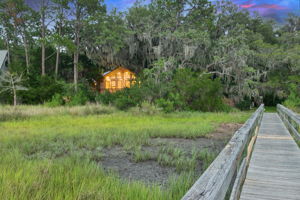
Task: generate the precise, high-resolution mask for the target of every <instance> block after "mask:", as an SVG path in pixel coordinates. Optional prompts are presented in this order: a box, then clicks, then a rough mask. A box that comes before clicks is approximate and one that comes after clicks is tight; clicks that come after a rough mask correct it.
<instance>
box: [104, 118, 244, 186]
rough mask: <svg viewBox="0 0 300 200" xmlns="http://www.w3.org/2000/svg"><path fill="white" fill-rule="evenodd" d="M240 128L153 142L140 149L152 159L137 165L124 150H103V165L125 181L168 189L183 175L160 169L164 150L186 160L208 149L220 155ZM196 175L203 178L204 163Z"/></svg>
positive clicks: (228, 127) (231, 125)
mask: <svg viewBox="0 0 300 200" xmlns="http://www.w3.org/2000/svg"><path fill="white" fill-rule="evenodd" d="M241 126H242V124H237V123H227V124H221V125H220V126H219V127H218V128H217V130H216V131H215V132H213V133H211V134H209V135H208V136H207V137H204V138H196V139H183V138H152V139H150V141H149V145H147V146H143V147H142V149H141V151H142V152H145V153H148V154H150V155H151V156H150V157H151V158H152V159H149V160H146V161H142V162H134V160H133V152H132V151H126V150H124V149H123V147H120V146H116V147H112V148H109V149H104V150H103V154H104V157H103V158H102V159H101V161H100V164H101V165H102V167H103V168H104V169H105V170H106V171H114V172H116V173H117V174H119V176H120V177H121V178H122V179H125V180H137V181H142V182H144V183H146V184H153V183H155V184H160V185H165V184H167V182H168V179H169V177H170V176H171V175H173V176H174V175H175V176H176V175H178V174H179V173H180V172H178V171H176V170H175V168H174V167H165V166H161V165H160V164H159V163H158V162H157V159H156V158H157V156H158V155H159V152H160V150H161V148H163V147H171V148H177V149H180V150H181V151H182V152H184V154H185V155H186V156H187V157H191V156H192V155H191V152H192V151H193V150H195V149H196V150H200V151H201V150H204V149H206V150H208V151H209V152H213V153H215V154H218V153H219V152H220V151H221V150H222V149H223V148H224V146H225V145H226V144H227V142H228V141H229V140H230V138H231V137H232V135H233V134H234V132H235V131H236V130H238V129H239V128H240V127H241ZM195 172H196V174H198V175H199V174H201V172H202V166H201V161H199V162H198V164H197V167H196V169H195Z"/></svg>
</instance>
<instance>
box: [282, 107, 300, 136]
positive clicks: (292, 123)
mask: <svg viewBox="0 0 300 200" xmlns="http://www.w3.org/2000/svg"><path fill="white" fill-rule="evenodd" d="M277 112H278V114H279V116H280V117H281V119H282V121H283V122H284V123H285V125H286V126H287V128H288V129H289V130H290V131H291V132H292V133H293V134H294V136H295V138H296V139H297V140H300V134H299V132H300V117H299V116H297V115H296V113H294V112H293V111H291V110H290V109H288V108H286V107H284V106H283V105H280V104H278V105H277Z"/></svg>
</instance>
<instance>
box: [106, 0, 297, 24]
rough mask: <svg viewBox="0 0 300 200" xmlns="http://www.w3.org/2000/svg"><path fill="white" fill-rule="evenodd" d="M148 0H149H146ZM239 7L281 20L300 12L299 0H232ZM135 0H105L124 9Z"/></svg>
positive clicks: (111, 5)
mask: <svg viewBox="0 0 300 200" xmlns="http://www.w3.org/2000/svg"><path fill="white" fill-rule="evenodd" d="M148 1H150V0H148ZM232 1H233V2H234V3H235V4H237V5H238V6H239V7H241V8H245V9H248V10H249V11H250V12H254V11H256V12H258V13H259V14H260V15H261V16H263V17H266V18H272V19H275V20H277V21H282V20H283V19H284V18H285V17H286V16H287V13H290V12H294V13H298V14H300V0H232ZM134 2H135V0H105V3H106V4H107V6H108V8H117V9H118V10H122V11H124V10H126V9H127V8H128V7H130V6H132V5H133V4H134Z"/></svg>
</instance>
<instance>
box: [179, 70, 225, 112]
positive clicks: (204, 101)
mask: <svg viewBox="0 0 300 200" xmlns="http://www.w3.org/2000/svg"><path fill="white" fill-rule="evenodd" d="M173 85H174V86H173V88H174V93H178V94H179V97H177V101H178V102H180V103H179V105H180V106H181V107H183V108H184V109H187V108H188V109H191V110H200V111H205V112H207V111H220V110H222V109H223V108H224V103H223V101H222V85H221V82H220V80H219V79H211V77H210V76H208V75H207V76H201V75H199V74H198V73H195V72H192V71H191V70H190V69H178V70H177V71H176V73H175V76H174V80H173Z"/></svg>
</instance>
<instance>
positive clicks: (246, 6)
mask: <svg viewBox="0 0 300 200" xmlns="http://www.w3.org/2000/svg"><path fill="white" fill-rule="evenodd" d="M253 6H255V4H254V3H253V4H243V5H241V7H242V8H251V7H253Z"/></svg>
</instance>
